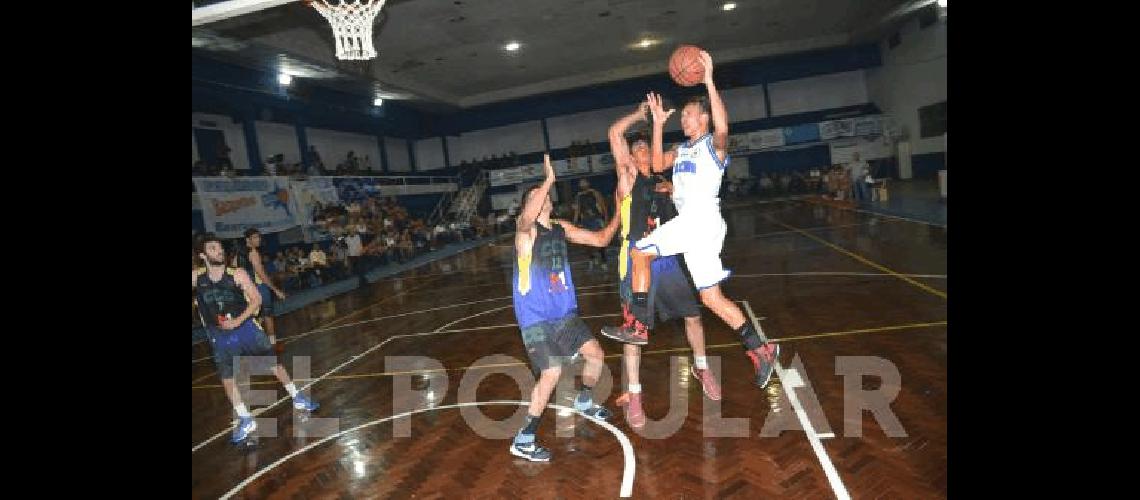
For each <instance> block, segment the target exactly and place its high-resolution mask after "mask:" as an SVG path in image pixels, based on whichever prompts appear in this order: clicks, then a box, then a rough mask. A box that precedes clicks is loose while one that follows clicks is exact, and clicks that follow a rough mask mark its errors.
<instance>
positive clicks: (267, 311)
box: [257, 283, 273, 318]
mask: <svg viewBox="0 0 1140 500" xmlns="http://www.w3.org/2000/svg"><path fill="white" fill-rule="evenodd" d="M257 293H259V294H260V295H261V309H260V310H258V311H257V317H259V318H264V317H266V316H272V315H273V290H270V289H269V285H266V284H264V283H263V284H260V285H257Z"/></svg>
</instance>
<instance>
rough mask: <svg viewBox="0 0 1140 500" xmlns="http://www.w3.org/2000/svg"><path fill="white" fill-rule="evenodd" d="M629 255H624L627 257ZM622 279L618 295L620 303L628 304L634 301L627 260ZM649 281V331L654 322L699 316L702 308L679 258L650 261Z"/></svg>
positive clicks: (630, 261) (629, 259) (631, 275)
mask: <svg viewBox="0 0 1140 500" xmlns="http://www.w3.org/2000/svg"><path fill="white" fill-rule="evenodd" d="M628 253H629V252H627V255H628ZM626 265H627V267H626V273H625V278H624V279H622V281H621V289H620V290H619V295H620V296H621V300H622V303H626V304H628V303H629V302H630V301H631V300H632V298H633V262H632V258H628V257H627V262H626ZM650 272H651V275H650V278H649V301H648V304H647V305H648V308H649V318H648V321H649V322H648V323H647V324H646V325H645V326H646V327H648V328H650V329H652V328H653V327H654V326H655V324H656V320H660V321H662V322H664V321H669V320H671V319H675V318H691V317H693V316H700V315H701V305H700V303H699V302H698V301H697V295H696V294H695V293H693V284H692V283H691V282H690V281H689V278H688V277H687V276H686V275H685V268H684V267H683V266H682V265H681V259H680V256H679V255H672V256H669V257H657V258H655V259H653V264H651V267H650Z"/></svg>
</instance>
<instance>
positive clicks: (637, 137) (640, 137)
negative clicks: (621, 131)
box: [625, 130, 649, 149]
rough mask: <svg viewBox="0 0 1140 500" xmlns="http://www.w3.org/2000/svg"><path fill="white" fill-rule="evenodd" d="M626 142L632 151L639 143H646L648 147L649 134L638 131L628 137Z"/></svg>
mask: <svg viewBox="0 0 1140 500" xmlns="http://www.w3.org/2000/svg"><path fill="white" fill-rule="evenodd" d="M625 141H626V143H627V144H629V148H630V149H633V145H634V144H637V143H638V142H644V143H645V144H646V145H649V134H647V133H645V131H644V130H636V131H634V132H632V133H630V134H629V135H627V136H626V137H625Z"/></svg>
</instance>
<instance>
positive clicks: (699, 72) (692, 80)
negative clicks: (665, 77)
mask: <svg viewBox="0 0 1140 500" xmlns="http://www.w3.org/2000/svg"><path fill="white" fill-rule="evenodd" d="M669 76H672V77H673V81H675V82H677V85H681V86H682V87H692V86H693V85H696V84H698V83H701V81H703V80H704V79H705V65H704V64H701V48H700V47H697V46H696V45H682V46H680V47H677V50H674V51H673V55H671V56H669Z"/></svg>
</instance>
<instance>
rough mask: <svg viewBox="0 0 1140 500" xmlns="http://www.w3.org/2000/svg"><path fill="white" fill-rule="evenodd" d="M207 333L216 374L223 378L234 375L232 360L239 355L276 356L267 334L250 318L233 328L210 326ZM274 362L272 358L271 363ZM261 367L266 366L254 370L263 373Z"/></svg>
mask: <svg viewBox="0 0 1140 500" xmlns="http://www.w3.org/2000/svg"><path fill="white" fill-rule="evenodd" d="M208 335H209V337H210V347H211V348H212V349H213V350H214V365H215V366H216V367H217V368H218V376H219V377H221V378H223V379H227V378H233V377H234V360H235V359H236V358H238V357H239V356H274V357H275V356H276V354H275V353H274V352H273V346H272V345H270V344H269V336H268V335H266V334H265V332H264V331H262V330H261V327H260V326H259V325H258V324H257V323H256V322H254V321H253V320H252V319H247V320H245V323H242V324H241V326H239V327H237V328H234V329H233V330H222V329H220V328H217V327H210V328H209V329H208ZM276 363H277V362H276V358H274V361H273V364H276ZM270 366H272V365H270ZM263 368H267V367H265V366H258V367H257V368H256V370H257V371H258V372H259V373H263V372H265V371H266V370H264V369H263Z"/></svg>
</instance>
